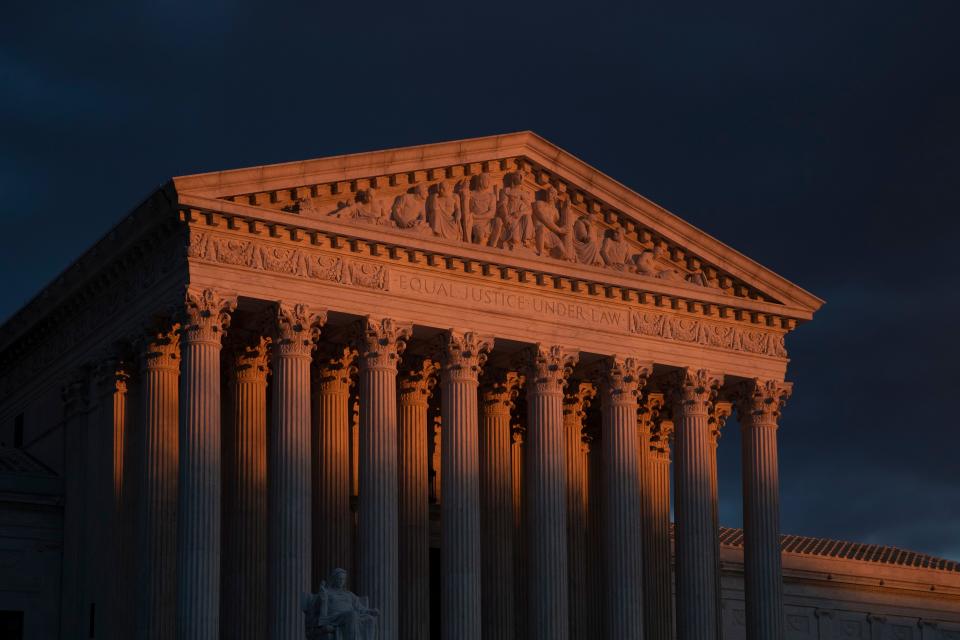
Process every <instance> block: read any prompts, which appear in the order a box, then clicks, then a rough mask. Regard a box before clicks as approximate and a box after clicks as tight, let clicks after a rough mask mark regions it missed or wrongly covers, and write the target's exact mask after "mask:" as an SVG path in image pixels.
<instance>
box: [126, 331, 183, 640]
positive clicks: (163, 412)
mask: <svg viewBox="0 0 960 640" xmlns="http://www.w3.org/2000/svg"><path fill="white" fill-rule="evenodd" d="M141 365H142V368H141V372H140V373H141V375H140V388H141V393H142V398H141V401H140V409H141V412H142V413H141V420H140V423H141V424H142V425H143V433H142V438H143V439H142V446H143V454H142V455H141V456H140V460H141V462H142V464H143V471H142V475H141V482H140V491H139V494H140V503H139V513H138V518H137V520H138V522H137V530H138V534H137V538H138V544H137V548H138V553H137V593H138V598H137V615H136V628H137V638H141V639H145V640H170V639H171V638H173V637H174V634H175V629H176V589H177V563H176V561H175V560H174V559H175V558H176V557H177V459H178V442H179V441H178V437H177V410H178V407H177V380H178V378H179V377H180V336H179V334H178V333H177V332H176V331H162V332H158V333H155V334H153V335H152V336H151V337H149V338H148V339H147V340H146V343H145V345H144V348H143V353H142V354H141Z"/></svg>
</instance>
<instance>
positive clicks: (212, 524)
mask: <svg viewBox="0 0 960 640" xmlns="http://www.w3.org/2000/svg"><path fill="white" fill-rule="evenodd" d="M236 306H237V302H236V298H230V297H224V296H222V295H220V294H219V293H217V292H215V291H213V290H212V289H204V290H203V291H200V290H195V289H188V290H187V294H186V300H185V314H184V323H183V326H182V327H181V345H180V351H181V358H182V360H183V364H182V368H181V373H180V415H181V418H182V421H181V422H182V424H181V428H180V486H179V516H178V519H177V523H178V528H177V549H178V550H179V553H178V554H177V563H176V565H177V576H178V590H177V594H178V606H177V637H178V638H180V639H181V640H187V639H196V640H204V639H205V640H217V639H218V638H219V637H220V478H221V475H220V473H221V472H220V342H221V338H222V337H223V332H224V330H225V329H226V328H227V326H228V325H229V323H230V313H231V312H232V311H233V310H234V309H235V308H236Z"/></svg>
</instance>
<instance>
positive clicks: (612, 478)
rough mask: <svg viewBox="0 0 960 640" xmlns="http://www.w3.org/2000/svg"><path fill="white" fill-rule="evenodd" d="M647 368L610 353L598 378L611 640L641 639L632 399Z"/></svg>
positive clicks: (607, 620)
mask: <svg viewBox="0 0 960 640" xmlns="http://www.w3.org/2000/svg"><path fill="white" fill-rule="evenodd" d="M652 368H653V365H652V364H646V363H641V362H639V361H638V360H636V359H634V358H618V357H612V358H610V359H609V361H608V362H607V363H606V366H605V368H604V370H603V376H602V378H601V380H602V383H601V387H600V388H601V401H602V404H601V406H602V410H603V424H602V427H601V428H602V433H603V437H602V438H601V441H600V446H601V460H602V464H601V473H602V474H603V479H602V481H601V488H602V491H603V523H602V525H601V536H602V538H601V540H602V550H603V576H604V588H603V593H604V594H605V597H604V599H603V603H604V630H605V634H606V636H607V637H610V638H624V639H631V638H632V639H634V640H640V639H641V638H642V637H643V573H642V561H643V559H642V552H643V547H642V544H643V536H642V532H641V529H640V522H641V521H640V468H639V463H638V451H639V446H638V443H637V409H638V405H637V397H638V396H639V394H640V389H642V388H643V386H644V384H645V383H646V379H647V376H648V375H649V374H650V370H651V369H652Z"/></svg>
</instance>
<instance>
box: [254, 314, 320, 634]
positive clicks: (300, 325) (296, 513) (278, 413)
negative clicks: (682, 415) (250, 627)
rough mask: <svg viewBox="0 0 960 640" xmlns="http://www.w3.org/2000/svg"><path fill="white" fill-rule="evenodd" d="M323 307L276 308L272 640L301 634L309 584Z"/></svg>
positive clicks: (270, 530)
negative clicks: (316, 354) (316, 355)
mask: <svg viewBox="0 0 960 640" xmlns="http://www.w3.org/2000/svg"><path fill="white" fill-rule="evenodd" d="M325 321H326V312H325V311H321V312H311V310H310V309H309V308H308V307H307V306H306V305H303V304H297V305H292V306H288V305H285V304H280V305H279V306H278V308H277V326H276V337H275V338H274V343H273V352H272V367H271V368H272V369H273V424H272V425H271V428H270V435H269V438H270V446H269V453H268V455H269V466H268V467H267V473H268V485H269V488H268V496H269V498H268V501H267V509H268V516H269V519H268V523H269V524H268V529H267V571H268V580H267V584H268V591H269V593H268V598H269V613H268V621H269V622H268V625H267V628H268V629H269V633H270V638H271V639H272V640H290V639H291V638H298V637H300V636H302V635H303V613H302V612H301V611H300V596H301V594H302V593H303V592H305V591H307V590H309V588H310V569H311V564H312V557H311V554H310V534H311V530H310V357H311V353H312V352H313V349H314V347H315V346H316V342H317V339H318V338H319V335H320V327H321V326H322V325H323V323H324V322H325Z"/></svg>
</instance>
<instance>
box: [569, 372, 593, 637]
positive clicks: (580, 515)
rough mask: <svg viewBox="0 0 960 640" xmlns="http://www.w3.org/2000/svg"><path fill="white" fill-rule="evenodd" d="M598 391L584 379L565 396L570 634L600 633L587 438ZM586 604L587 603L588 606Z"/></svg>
mask: <svg viewBox="0 0 960 640" xmlns="http://www.w3.org/2000/svg"><path fill="white" fill-rule="evenodd" d="M595 395H596V391H595V390H594V388H593V385H592V384H589V383H580V384H578V385H576V386H575V387H574V388H573V389H570V390H568V392H567V395H566V396H565V397H564V399H563V432H564V437H565V439H566V446H565V449H566V460H567V522H568V523H569V524H568V527H567V530H568V531H569V535H568V539H567V562H568V566H569V589H568V591H567V593H568V598H569V600H570V602H571V606H570V637H571V638H575V639H579V638H589V637H591V636H593V635H595V634H596V631H597V629H596V627H595V626H592V625H593V622H594V621H593V620H592V619H591V615H590V614H591V611H590V606H589V605H586V603H588V602H590V598H591V594H592V589H591V588H590V584H589V582H588V580H589V573H588V571H589V566H590V557H589V553H590V550H589V546H588V531H589V529H590V493H589V488H590V482H589V474H590V468H589V464H590V462H589V459H588V457H587V456H588V447H587V444H586V443H585V442H584V441H583V435H584V434H583V419H584V416H585V415H586V410H587V407H588V406H589V405H590V400H591V399H592V398H593V397H594V396H595ZM585 605H586V606H585Z"/></svg>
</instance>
